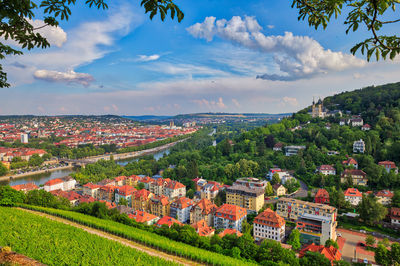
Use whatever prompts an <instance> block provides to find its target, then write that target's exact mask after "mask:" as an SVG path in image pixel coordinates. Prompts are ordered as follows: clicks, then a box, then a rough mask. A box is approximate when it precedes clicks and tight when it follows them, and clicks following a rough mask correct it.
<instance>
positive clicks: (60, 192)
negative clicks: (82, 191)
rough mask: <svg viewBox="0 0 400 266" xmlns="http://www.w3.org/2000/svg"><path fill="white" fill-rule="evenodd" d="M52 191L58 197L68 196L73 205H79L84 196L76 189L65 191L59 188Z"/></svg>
mask: <svg viewBox="0 0 400 266" xmlns="http://www.w3.org/2000/svg"><path fill="white" fill-rule="evenodd" d="M50 193H51V194H53V195H54V196H56V197H62V198H66V199H67V200H68V201H69V203H70V204H71V206H77V205H78V204H79V203H81V202H80V199H81V198H82V196H81V195H79V194H78V193H76V192H75V191H63V190H61V189H59V190H52V191H50Z"/></svg>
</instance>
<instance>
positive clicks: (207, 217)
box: [190, 199, 217, 226]
mask: <svg viewBox="0 0 400 266" xmlns="http://www.w3.org/2000/svg"><path fill="white" fill-rule="evenodd" d="M216 210H217V205H215V204H214V203H212V202H211V201H210V200H208V199H201V200H200V201H199V202H197V203H196V204H195V205H194V206H193V208H192V209H191V211H190V223H191V224H194V223H197V222H199V221H201V220H204V221H206V223H207V225H208V226H213V224H214V213H215V211H216Z"/></svg>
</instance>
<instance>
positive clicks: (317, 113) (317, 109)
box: [311, 99, 326, 118]
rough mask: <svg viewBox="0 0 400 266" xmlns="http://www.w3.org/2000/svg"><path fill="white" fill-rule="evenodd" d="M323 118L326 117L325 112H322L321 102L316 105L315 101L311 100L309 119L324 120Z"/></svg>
mask: <svg viewBox="0 0 400 266" xmlns="http://www.w3.org/2000/svg"><path fill="white" fill-rule="evenodd" d="M325 116H326V111H325V110H324V106H323V103H322V100H321V99H319V100H318V102H317V103H315V101H314V100H313V102H312V106H311V117H312V118H316V117H319V118H325Z"/></svg>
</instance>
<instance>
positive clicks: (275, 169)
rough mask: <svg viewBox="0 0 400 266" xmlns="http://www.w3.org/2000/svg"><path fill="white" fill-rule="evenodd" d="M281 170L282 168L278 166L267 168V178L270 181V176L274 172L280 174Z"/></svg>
mask: <svg viewBox="0 0 400 266" xmlns="http://www.w3.org/2000/svg"><path fill="white" fill-rule="evenodd" d="M281 172H282V169H280V168H271V169H269V172H268V174H267V179H268V180H270V181H271V180H272V177H273V176H274V174H275V173H278V174H280V173H281Z"/></svg>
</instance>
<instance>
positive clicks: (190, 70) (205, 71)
mask: <svg viewBox="0 0 400 266" xmlns="http://www.w3.org/2000/svg"><path fill="white" fill-rule="evenodd" d="M144 68H145V69H147V70H150V71H157V72H160V73H164V74H170V75H189V76H192V75H207V76H226V75H229V73H226V72H224V71H222V70H218V69H214V68H210V67H207V66H199V65H193V64H186V63H176V62H175V63H169V62H155V63H154V64H152V65H148V66H144Z"/></svg>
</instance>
